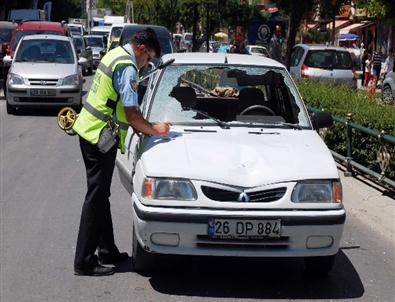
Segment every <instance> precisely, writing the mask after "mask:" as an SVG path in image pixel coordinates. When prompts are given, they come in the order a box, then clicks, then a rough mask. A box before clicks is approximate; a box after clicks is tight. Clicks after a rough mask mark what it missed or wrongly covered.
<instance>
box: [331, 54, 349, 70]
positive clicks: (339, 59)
mask: <svg viewBox="0 0 395 302" xmlns="http://www.w3.org/2000/svg"><path fill="white" fill-rule="evenodd" d="M352 67H353V61H352V59H351V54H350V53H349V52H347V51H336V56H335V63H334V68H335V69H352Z"/></svg>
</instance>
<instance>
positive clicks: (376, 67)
mask: <svg viewBox="0 0 395 302" xmlns="http://www.w3.org/2000/svg"><path fill="white" fill-rule="evenodd" d="M381 60H382V55H381V47H379V48H378V49H377V50H376V51H375V52H374V53H373V67H372V70H373V77H374V83H375V86H374V90H376V86H377V82H378V80H379V79H380V74H381Z"/></svg>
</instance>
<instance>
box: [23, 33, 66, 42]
mask: <svg viewBox="0 0 395 302" xmlns="http://www.w3.org/2000/svg"><path fill="white" fill-rule="evenodd" d="M22 39H23V40H40V39H42V40H49V39H51V40H60V41H69V39H70V38H69V37H66V36H59V35H49V34H48V35H28V36H23V37H22Z"/></svg>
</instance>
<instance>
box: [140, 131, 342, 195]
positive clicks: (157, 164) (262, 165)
mask: <svg viewBox="0 0 395 302" xmlns="http://www.w3.org/2000/svg"><path fill="white" fill-rule="evenodd" d="M258 130H259V129H258ZM264 130H265V129H264ZM253 131H254V129H246V128H242V129H240V128H232V129H231V130H222V129H220V130H218V131H217V132H210V133H201V132H200V133H199V132H189V133H188V132H176V131H175V132H171V135H170V138H160V137H149V138H146V139H144V140H143V141H142V142H141V150H142V154H141V158H140V159H141V161H142V166H143V169H144V173H145V174H146V175H147V176H151V177H178V178H188V179H195V180H203V181H210V182H216V183H222V184H229V185H234V186H241V187H255V186H259V185H264V184H270V183H278V182H286V181H295V180H301V179H334V178H338V177H339V175H338V172H337V168H336V165H335V162H334V160H333V158H332V155H331V153H330V152H329V150H328V148H327V147H326V145H325V144H324V142H323V141H322V139H321V138H320V137H319V136H318V134H317V133H316V132H315V131H313V130H300V131H298V130H288V129H287V130H284V129H280V130H279V129H266V131H263V132H262V133H263V134H251V133H248V132H253Z"/></svg>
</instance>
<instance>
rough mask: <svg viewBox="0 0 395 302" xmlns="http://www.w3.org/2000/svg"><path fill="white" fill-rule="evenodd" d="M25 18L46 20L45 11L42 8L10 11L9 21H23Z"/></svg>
mask: <svg viewBox="0 0 395 302" xmlns="http://www.w3.org/2000/svg"><path fill="white" fill-rule="evenodd" d="M24 20H30V21H45V20H46V17H45V12H44V10H42V9H12V10H10V12H9V13H8V21H10V22H16V23H21V22H22V21H24Z"/></svg>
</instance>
